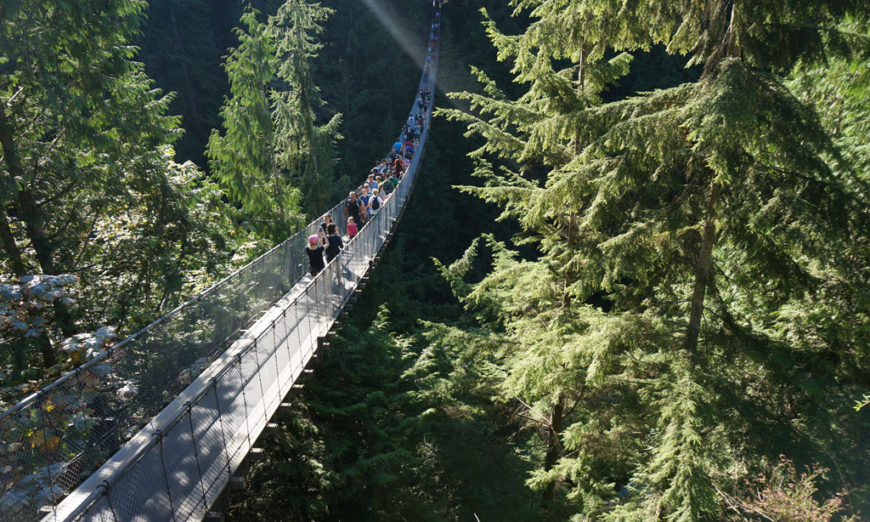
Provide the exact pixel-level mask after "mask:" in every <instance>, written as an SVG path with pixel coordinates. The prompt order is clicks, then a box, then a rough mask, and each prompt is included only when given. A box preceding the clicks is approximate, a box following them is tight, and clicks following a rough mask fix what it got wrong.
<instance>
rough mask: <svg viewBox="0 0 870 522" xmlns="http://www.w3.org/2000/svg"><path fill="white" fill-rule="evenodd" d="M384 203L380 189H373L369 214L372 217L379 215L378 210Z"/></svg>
mask: <svg viewBox="0 0 870 522" xmlns="http://www.w3.org/2000/svg"><path fill="white" fill-rule="evenodd" d="M383 205H384V198H382V197H381V195H380V194H379V191H378V189H374V190H373V191H372V197H371V198H370V199H369V214H370V215H371V216H372V217H375V216H377V215H378V211H379V210H380V209H381V207H382V206H383Z"/></svg>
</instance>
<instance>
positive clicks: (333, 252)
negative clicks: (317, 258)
mask: <svg viewBox="0 0 870 522" xmlns="http://www.w3.org/2000/svg"><path fill="white" fill-rule="evenodd" d="M326 231H327V236H326V262H327V263H329V262H330V261H332V260H333V259H335V256H337V255H338V253H339V252H341V249H342V248H344V243H343V242H342V241H341V236H340V235H338V228H337V227H336V226H335V225H334V224H331V225H329V226H327V227H326Z"/></svg>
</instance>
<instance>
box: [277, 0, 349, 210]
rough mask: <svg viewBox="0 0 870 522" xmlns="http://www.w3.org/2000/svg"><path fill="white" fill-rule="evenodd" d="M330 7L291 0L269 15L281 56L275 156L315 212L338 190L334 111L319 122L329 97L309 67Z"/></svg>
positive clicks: (306, 206)
mask: <svg viewBox="0 0 870 522" xmlns="http://www.w3.org/2000/svg"><path fill="white" fill-rule="evenodd" d="M332 13H333V10H332V9H328V8H325V7H322V6H321V5H320V4H319V3H317V4H309V3H308V2H306V1H305V0H287V2H285V3H284V4H283V5H282V6H281V7H280V8H279V9H278V13H277V14H276V15H275V16H274V17H271V18H270V20H269V30H270V32H271V34H272V38H274V41H275V51H276V56H277V59H278V62H277V63H278V66H277V69H276V72H277V75H276V77H277V80H278V82H279V83H278V84H277V88H276V89H275V90H274V91H273V92H272V102H273V106H274V111H273V119H274V122H275V128H276V132H277V139H276V144H275V153H276V161H277V163H278V165H279V167H280V168H281V169H283V170H284V171H286V172H289V173H290V174H291V179H293V182H294V183H298V185H299V188H300V189H301V191H302V194H303V195H304V205H303V209H304V210H305V212H306V213H307V214H308V215H316V214H317V213H319V212H323V211H324V210H326V209H327V208H328V206H329V205H330V203H332V202H333V200H334V199H335V195H336V194H340V193H339V192H338V191H336V190H335V188H334V186H333V181H334V180H333V179H332V175H331V171H332V167H333V165H334V163H335V144H336V141H337V140H339V139H341V135H340V134H339V133H338V127H339V125H340V124H341V115H340V114H336V115H334V116H332V118H330V120H329V121H328V122H327V123H325V124H323V125H318V124H317V119H318V115H317V111H318V110H322V108H323V107H324V105H325V102H324V101H323V100H322V99H321V98H320V90H319V89H318V88H317V86H316V85H315V84H314V80H313V75H312V72H311V67H312V63H313V61H314V60H315V59H316V58H317V55H318V52H319V51H320V49H322V48H323V44H322V43H320V42H318V40H317V38H318V37H319V35H320V34H321V33H322V32H323V27H322V24H323V23H324V22H325V21H326V19H327V18H328V17H329V15H330V14H332Z"/></svg>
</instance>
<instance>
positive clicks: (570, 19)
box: [440, 0, 870, 520]
mask: <svg viewBox="0 0 870 522" xmlns="http://www.w3.org/2000/svg"><path fill="white" fill-rule="evenodd" d="M515 5H516V6H517V11H518V12H527V13H528V15H529V16H530V18H531V20H530V22H529V24H528V26H527V28H526V29H525V30H524V32H522V33H521V34H519V35H505V34H503V33H501V32H500V31H499V30H498V29H497V27H496V25H495V24H494V23H493V22H491V21H489V20H486V21H485V22H484V26H485V28H486V31H487V33H488V35H489V36H490V39H491V40H492V42H493V45H494V47H495V49H496V50H497V52H498V57H499V59H500V60H503V61H509V62H510V63H511V65H512V73H513V74H514V83H516V84H520V85H522V86H523V92H522V94H521V95H519V96H517V97H516V98H515V99H512V98H511V97H509V96H507V95H506V94H505V92H504V90H502V89H501V88H499V87H498V86H497V84H496V83H495V82H493V81H492V80H490V79H489V78H488V77H487V76H486V75H485V74H484V73H483V72H482V71H479V70H475V69H472V70H473V72H475V73H476V74H477V76H478V78H479V80H480V84H481V90H482V91H483V92H484V94H478V93H472V92H463V93H456V94H454V95H452V97H453V98H454V99H456V100H466V101H468V102H469V110H465V109H441V110H440V113H441V114H443V115H444V116H446V117H447V118H448V119H450V120H456V121H460V122H463V123H465V124H466V125H467V128H468V132H467V134H466V135H467V136H479V137H480V138H482V139H483V144H482V145H481V146H480V147H479V148H478V149H477V150H475V151H474V152H473V153H472V156H473V157H474V158H475V159H476V160H477V163H478V166H477V169H476V171H475V174H476V175H477V176H479V177H481V178H483V179H484V186H481V187H469V186H463V187H460V189H461V190H463V191H465V192H468V193H470V194H473V195H476V196H478V197H480V198H481V199H483V200H485V201H488V202H490V203H495V204H497V205H498V206H499V207H500V209H501V211H502V214H501V216H500V219H516V220H517V221H518V222H519V224H520V226H521V227H522V233H521V234H519V235H518V236H517V237H516V241H517V242H518V243H520V244H533V245H535V246H537V248H538V250H539V256H537V257H536V258H535V259H533V260H529V261H521V260H519V258H518V256H517V254H516V253H510V252H509V251H508V250H507V248H506V246H505V245H502V244H497V243H493V244H492V246H491V247H490V248H492V249H493V254H492V257H493V263H492V269H491V273H490V275H488V276H486V277H485V278H484V279H483V280H482V281H481V282H479V283H477V284H473V285H470V286H469V285H468V284H467V283H462V282H459V281H457V278H461V277H462V276H461V268H462V266H465V265H467V260H464V261H463V262H462V264H461V265H457V266H455V267H452V270H451V271H459V273H458V274H454V275H452V276H450V278H449V279H450V280H451V283H452V286H453V288H454V291H457V292H459V294H458V295H459V296H460V297H461V298H462V299H463V301H464V303H465V305H466V308H467V309H468V310H469V311H474V312H476V314H477V318H478V320H480V321H482V322H483V323H484V324H487V325H489V326H488V328H489V329H490V330H491V331H492V333H491V334H490V335H493V336H499V337H500V336H505V335H507V336H508V339H509V340H508V341H506V342H505V345H506V346H509V347H514V346H515V347H517V351H516V354H515V355H514V356H511V355H510V352H509V348H508V349H503V350H505V352H503V353H498V352H496V353H497V354H498V356H499V360H500V367H501V368H503V369H504V377H503V379H502V381H501V384H500V388H501V391H502V393H503V394H506V395H507V396H510V395H515V396H516V397H517V398H518V399H519V400H520V401H521V402H522V403H523V404H524V405H525V408H526V411H527V412H531V414H527V415H528V416H529V417H531V418H532V419H533V420H534V421H535V424H538V425H541V426H544V428H545V429H544V432H542V435H541V436H542V442H544V439H545V440H546V449H547V451H546V455H545V456H544V458H543V459H542V460H541V461H539V463H538V466H539V468H538V470H537V471H536V472H535V473H533V474H532V475H531V478H530V481H529V484H530V485H531V486H533V487H536V488H541V489H543V490H544V499H545V501H548V502H549V501H551V500H553V499H554V493H555V492H554V487H557V488H564V490H565V498H564V501H565V503H566V504H567V505H568V506H570V509H572V510H574V511H575V512H576V513H578V516H601V515H606V516H609V517H612V518H615V519H637V518H667V519H672V520H695V519H714V518H716V517H718V516H719V514H721V512H722V509H723V499H722V497H721V496H719V495H718V493H717V488H721V487H723V486H725V485H728V484H731V483H732V480H733V478H732V477H730V476H729V473H728V470H730V469H734V468H743V467H745V468H748V469H753V468H754V467H755V465H756V464H757V462H759V461H762V460H764V459H766V458H771V457H772V456H773V455H776V454H778V453H779V452H781V451H788V452H789V453H790V454H792V455H795V456H799V457H798V458H802V459H812V458H817V457H818V455H816V452H817V451H818V447H819V446H821V447H824V448H825V449H826V450H825V451H826V456H827V457H828V458H830V459H832V461H833V462H834V463H836V464H838V466H842V465H843V464H844V463H846V462H849V463H850V465H849V470H850V471H848V472H843V473H844V474H845V475H846V476H851V477H852V478H851V479H846V480H852V481H854V483H861V477H863V476H864V473H863V471H861V470H862V469H863V467H864V466H865V465H863V464H857V463H856V462H854V458H855V456H856V455H857V454H858V453H859V450H858V448H859V447H860V444H861V440H863V439H862V436H861V435H859V433H860V431H861V430H862V429H866V422H865V423H863V424H862V423H861V422H862V421H859V420H858V419H856V418H855V417H854V415H852V414H851V413H850V412H849V411H848V409H847V408H845V407H844V406H847V405H848V404H849V402H850V401H851V397H853V396H854V395H855V393H854V391H856V390H857V389H860V388H861V387H862V386H865V385H866V381H865V379H864V378H863V377H862V372H863V370H861V369H860V368H863V367H864V366H865V360H866V357H867V355H868V354H867V351H866V349H865V347H866V346H867V345H868V335H867V334H868V332H867V331H866V329H865V328H864V324H866V322H867V321H866V320H863V319H866V317H855V316H854V314H848V313H846V312H845V309H844V308H843V307H849V308H850V309H851V310H860V309H863V308H866V299H867V292H866V288H867V285H866V280H865V279H866V271H865V268H866V266H867V262H868V255H867V254H868V251H867V250H866V249H865V245H866V235H865V233H864V232H862V231H866V230H868V229H870V227H868V225H870V223H867V221H866V220H867V214H866V211H865V210H866V201H867V198H866V191H865V189H864V186H865V185H864V183H865V181H864V179H862V178H863V175H858V174H857V172H860V170H857V169H855V164H854V163H851V164H850V160H852V161H854V159H856V158H860V154H861V153H862V151H863V149H862V148H861V145H858V144H857V143H856V142H858V141H860V140H855V139H854V138H853V139H852V140H851V141H852V142H853V143H854V144H855V145H853V147H852V148H851V149H850V148H849V147H848V145H846V144H845V143H844V142H843V141H844V140H840V141H839V142H838V141H835V139H832V137H834V136H835V134H834V133H833V132H831V130H830V129H829V127H826V125H828V124H826V123H825V122H824V121H822V120H820V118H819V117H818V115H817V113H816V112H815V110H814V107H813V106H811V105H809V104H808V103H806V102H805V101H802V100H801V99H800V98H798V97H797V96H795V94H794V92H793V90H792V89H794V87H792V88H791V89H790V87H789V85H787V84H786V82H785V78H784V77H783V76H781V75H780V73H784V72H785V73H787V72H789V71H791V70H792V68H794V67H795V66H797V65H799V64H800V65H801V66H802V67H810V68H813V67H818V68H819V69H820V70H825V71H827V70H829V68H828V67H827V66H826V65H825V62H824V59H826V58H833V57H843V58H837V60H846V63H851V62H849V60H852V59H855V58H856V57H858V56H862V53H865V52H866V49H867V47H866V43H867V39H866V37H865V36H864V34H863V33H860V32H856V31H854V30H851V28H844V27H842V26H839V24H842V23H843V22H845V21H846V19H847V17H848V16H851V15H854V16H857V17H862V19H866V17H867V16H868V12H867V6H866V5H863V4H860V3H857V2H815V3H811V4H806V3H801V4H800V5H799V6H798V5H797V4H796V3H788V2H786V3H780V4H777V5H776V6H773V5H769V4H766V5H760V4H757V3H755V4H748V3H747V4H744V3H741V2H712V3H708V5H704V6H701V5H700V4H691V5H690V4H688V3H685V4H684V3H669V4H667V5H666V6H665V5H662V4H661V3H655V5H654V4H653V3H642V4H640V5H638V6H635V8H633V9H632V10H630V12H629V10H625V9H623V6H622V4H621V3H618V2H604V3H602V2H585V1H582V0H578V1H573V2H550V1H538V0H534V1H532V0H530V1H518V2H516V3H515ZM759 21H763V22H759ZM657 44H664V45H666V46H667V49H668V51H669V52H671V53H690V54H692V55H693V57H692V59H691V61H690V63H695V64H699V65H700V66H702V67H703V71H702V74H701V77H700V79H698V80H697V81H694V82H691V83H686V84H683V85H680V86H676V87H671V88H667V89H664V90H658V91H655V92H652V93H647V94H644V95H641V96H637V97H634V98H629V99H626V100H622V101H615V102H609V103H603V104H602V99H601V95H600V93H601V92H602V91H603V90H604V89H605V88H606V86H607V85H608V84H611V83H613V82H614V81H615V80H616V79H617V78H619V77H620V76H622V75H624V74H625V72H626V67H627V65H628V59H629V57H628V56H627V55H616V56H613V57H612V58H610V57H609V55H608V54H607V52H606V51H607V50H608V49H616V50H618V51H619V50H632V51H633V50H639V49H645V50H648V49H651V48H652V46H654V45H657ZM837 63H839V62H837ZM835 70H836V69H835ZM852 71H853V73H854V69H852ZM840 74H841V76H842V75H843V73H842V72H841V73H840ZM847 77H848V76H847ZM847 77H846V78H847ZM844 80H845V78H844ZM796 83H798V82H796ZM806 83H808V84H810V85H812V84H813V83H814V82H813V81H812V80H809V81H807V82H806ZM828 89H829V91H828V92H831V91H832V90H842V91H844V92H848V89H847V88H845V86H844V85H843V82H842V81H841V82H840V84H839V89H838V86H837V83H836V82H833V85H829V87H828ZM809 91H810V92H813V90H812V89H810V90H809ZM824 92H825V91H824V90H822V91H821V93H820V94H822V95H824ZM852 92H853V93H854V92H855V91H854V90H852ZM816 96H818V94H817V95H816ZM853 96H854V94H853ZM859 98H861V95H858V98H855V99H856V100H857V99H859ZM846 100H849V98H848V97H847V98H846ZM848 104H849V102H848V101H847V102H846V103H841V104H840V105H839V106H837V105H836V104H835V105H834V107H833V109H830V110H831V111H832V112H835V113H836V112H838V110H843V109H845V110H844V111H843V112H850V113H851V114H853V115H856V116H857V118H860V114H861V109H858V108H857V104H856V109H857V110H856V111H855V112H851V111H849V107H848ZM826 110H828V109H827V108H826ZM850 117H852V116H850ZM853 121H856V120H853ZM862 121H863V120H862ZM854 125H855V123H852V122H850V125H849V127H851V128H854V129H855V131H857V129H858V128H860V127H855V126H854ZM852 136H856V134H853V135H852ZM845 141H849V138H848V137H847V138H845ZM844 151H845V152H846V153H848V154H850V155H851V157H849V159H847V157H846V156H844ZM542 178H543V181H541V180H542ZM835 288H836V290H834V289H835ZM469 289H470V291H469ZM589 303H596V304H597V305H598V306H599V307H600V308H593V307H590V306H589ZM605 310H606V311H605ZM857 323H862V324H857ZM840 332H842V333H840ZM629 353H630V354H631V356H630V357H626V355H627V354H629ZM835 380H836V381H835ZM835 382H836V384H835ZM846 383H848V384H846ZM850 390H851V391H850ZM602 397H603V398H605V399H604V400H603V401H602ZM602 402H603V403H604V406H602V404H601V403H602ZM590 409H591V410H592V412H594V413H592V414H590V412H589V411H584V410H590ZM602 410H604V411H602ZM566 412H567V413H566ZM602 418H606V419H608V420H609V421H610V423H609V424H608V425H606V426H605V427H604V430H605V431H606V432H615V433H620V432H621V433H623V434H624V436H625V438H626V439H627V440H628V441H630V442H626V441H622V443H621V444H619V445H606V444H604V445H601V446H597V445H596V444H598V443H599V442H600V441H601V436H600V432H599V431H598V430H600V429H601V428H600V419H602ZM822 419H827V420H822ZM832 426H836V427H835V428H832ZM861 426H863V428H862V427H861ZM774 433H775V434H774ZM640 448H647V449H646V451H645V452H640V451H639V450H640ZM633 452H634V453H633ZM613 460H616V461H617V462H620V463H621V465H618V466H614V467H612V468H607V467H606V466H607V464H606V462H607V461H613ZM590 463H592V464H591V465H590ZM838 469H843V468H842V467H838ZM576 470H582V472H583V473H582V476H584V477H585V479H578V478H577V477H578V475H581V473H577V472H576ZM592 470H603V473H601V474H599V475H598V476H595V475H594V472H593V473H592V474H590V473H589V471H592ZM617 495H618V496H617ZM550 509H553V510H555V509H558V507H557V505H556V504H552V503H551V507H550Z"/></svg>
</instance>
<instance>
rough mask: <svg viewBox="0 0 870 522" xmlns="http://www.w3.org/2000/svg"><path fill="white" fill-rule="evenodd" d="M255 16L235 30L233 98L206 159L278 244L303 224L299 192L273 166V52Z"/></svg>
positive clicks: (230, 69) (230, 59) (254, 223)
mask: <svg viewBox="0 0 870 522" xmlns="http://www.w3.org/2000/svg"><path fill="white" fill-rule="evenodd" d="M258 14H259V13H258V11H256V10H254V9H251V8H248V9H247V10H246V11H245V13H244V14H243V15H242V18H241V23H242V27H241V28H239V29H237V30H236V34H237V35H238V37H239V46H238V47H236V48H234V49H232V50H231V51H230V54H229V55H228V56H227V59H226V63H225V68H226V71H227V75H228V76H229V82H230V92H231V97H230V98H229V99H227V100H226V101H225V103H224V106H223V108H222V109H221V119H222V120H223V126H224V134H223V135H221V134H220V133H219V132H218V131H217V130H213V131H212V134H211V138H210V139H209V144H208V150H207V152H206V154H207V155H208V157H209V160H210V162H211V169H212V174H213V175H214V176H215V177H216V178H217V179H218V181H219V183H220V185H221V187H222V188H223V189H224V190H225V191H226V193H227V195H228V196H229V198H230V200H231V201H234V202H237V203H238V204H240V205H241V210H242V213H243V215H244V217H245V219H246V220H247V221H248V222H249V223H250V226H251V228H252V229H253V230H254V231H256V232H257V233H258V234H259V235H260V236H261V237H264V238H268V239H270V240H271V241H273V242H278V241H281V240H283V239H284V238H286V237H287V236H288V235H289V234H290V232H292V230H293V228H294V227H295V226H296V225H297V224H298V223H299V222H301V215H300V213H299V190H298V189H297V188H295V187H293V186H290V185H289V184H288V180H287V178H286V177H285V176H284V175H283V174H282V172H281V170H280V169H279V166H278V165H277V163H276V158H275V153H274V152H275V149H276V142H277V138H276V134H275V124H274V122H273V120H272V106H271V102H270V92H269V85H270V83H271V82H272V81H273V80H274V79H275V70H276V66H277V61H276V58H275V47H274V42H273V40H272V37H271V35H270V34H269V32H268V31H267V30H266V25H265V24H264V23H262V22H259V21H258V20H257V16H258Z"/></svg>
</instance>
